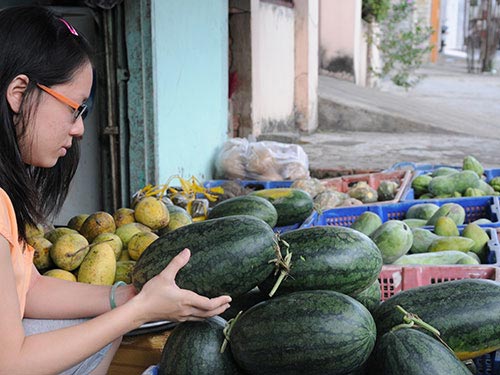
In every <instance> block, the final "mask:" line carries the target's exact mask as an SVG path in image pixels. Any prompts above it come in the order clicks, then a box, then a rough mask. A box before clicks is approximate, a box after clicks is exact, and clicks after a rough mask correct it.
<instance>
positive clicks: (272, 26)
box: [251, 0, 295, 136]
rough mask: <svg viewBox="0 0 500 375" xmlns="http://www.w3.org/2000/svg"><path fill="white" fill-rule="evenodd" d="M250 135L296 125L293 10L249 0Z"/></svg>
mask: <svg viewBox="0 0 500 375" xmlns="http://www.w3.org/2000/svg"><path fill="white" fill-rule="evenodd" d="M251 13H252V17H251V33H252V42H251V44H252V98H253V102H252V119H253V135H255V136H259V135H260V134H262V133H272V132H273V131H279V130H285V131H286V130H290V129H294V128H295V123H294V80H295V64H294V46H295V45H294V10H293V8H290V7H287V6H283V5H277V4H274V3H268V2H265V1H260V0H251Z"/></svg>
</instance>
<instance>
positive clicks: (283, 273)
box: [269, 236, 292, 297]
mask: <svg viewBox="0 0 500 375" xmlns="http://www.w3.org/2000/svg"><path fill="white" fill-rule="evenodd" d="M279 242H281V243H282V244H283V245H285V252H286V255H285V257H284V258H283V255H282V254H281V249H280V246H279ZM274 243H275V250H276V259H273V260H271V261H270V262H274V263H275V265H276V271H275V274H277V273H278V272H279V273H280V275H279V276H278V279H277V280H276V283H275V284H274V286H273V288H272V289H271V291H270V292H269V297H272V296H274V293H276V291H277V290H278V288H279V286H280V285H281V283H282V282H283V280H285V278H286V277H288V275H289V274H290V269H291V267H292V253H291V252H290V251H289V248H290V245H289V244H288V243H287V242H286V241H283V240H280V239H279V237H278V236H277V238H276V239H275V241H274Z"/></svg>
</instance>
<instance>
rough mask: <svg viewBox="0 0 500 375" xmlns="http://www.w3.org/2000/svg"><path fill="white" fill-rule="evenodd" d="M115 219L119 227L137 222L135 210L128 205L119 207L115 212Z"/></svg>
mask: <svg viewBox="0 0 500 375" xmlns="http://www.w3.org/2000/svg"><path fill="white" fill-rule="evenodd" d="M113 219H114V220H115V224H116V227H117V228H120V227H121V226H122V225H125V224H129V223H133V222H135V216H134V210H133V209H131V208H127V207H122V208H119V209H117V210H116V211H115V212H114V213H113Z"/></svg>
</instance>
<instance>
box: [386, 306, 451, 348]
mask: <svg viewBox="0 0 500 375" xmlns="http://www.w3.org/2000/svg"><path fill="white" fill-rule="evenodd" d="M396 309H398V310H399V311H400V312H402V313H403V314H404V316H403V321H404V323H402V324H399V325H397V326H395V327H393V328H392V329H391V332H392V331H396V330H398V329H401V328H412V327H413V326H415V325H416V326H417V327H421V328H423V329H425V330H427V331H429V332H431V333H432V334H433V335H434V336H436V338H437V339H438V340H439V341H440V342H441V344H443V345H444V346H445V347H447V348H448V349H449V350H450V351H451V352H452V353H454V351H453V349H452V348H450V346H449V345H448V344H447V343H446V342H445V341H444V340H443V339H442V338H441V333H440V332H439V330H437V329H436V328H434V327H433V326H431V325H430V324H429V323H426V322H424V321H423V320H422V319H421V318H420V317H419V316H418V315H417V314H413V313H410V312H408V311H406V310H405V309H403V307H401V306H400V305H397V306H396Z"/></svg>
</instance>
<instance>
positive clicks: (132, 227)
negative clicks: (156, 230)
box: [115, 222, 151, 249]
mask: <svg viewBox="0 0 500 375" xmlns="http://www.w3.org/2000/svg"><path fill="white" fill-rule="evenodd" d="M139 232H151V228H149V227H147V226H146V225H144V224H141V223H136V222H133V223H128V224H124V225H122V226H121V227H119V228H117V229H116V231H115V234H116V235H117V236H118V237H120V239H121V240H122V244H123V249H126V248H127V247H128V242H129V241H130V239H131V238H132V236H133V235H134V234H136V233H139Z"/></svg>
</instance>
